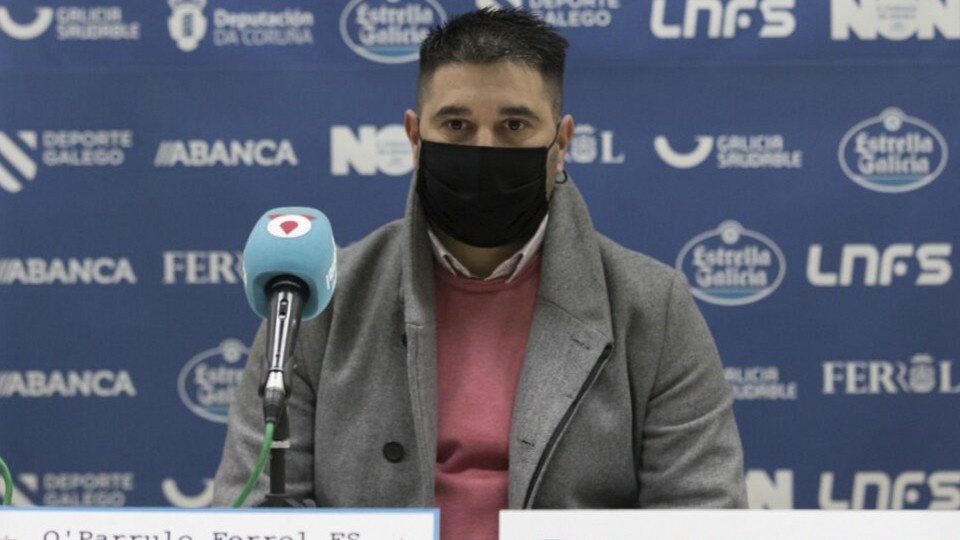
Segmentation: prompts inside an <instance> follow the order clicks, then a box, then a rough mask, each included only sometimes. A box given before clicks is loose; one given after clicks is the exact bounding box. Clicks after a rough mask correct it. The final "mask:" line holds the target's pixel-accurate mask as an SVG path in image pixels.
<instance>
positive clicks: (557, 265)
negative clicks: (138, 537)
mask: <svg viewBox="0 0 960 540" xmlns="http://www.w3.org/2000/svg"><path fill="white" fill-rule="evenodd" d="M410 193H411V194H410V196H409V199H408V202H407V213H406V217H405V218H404V219H401V220H398V221H395V222H392V223H389V224H387V225H385V226H383V227H381V228H380V229H378V230H377V231H375V232H373V233H372V234H370V235H369V236H367V237H366V238H364V239H363V240H361V241H359V242H357V243H356V244H353V245H351V246H349V247H347V248H345V249H343V250H341V252H340V256H339V263H338V264H339V278H338V279H339V281H338V283H337V289H336V292H335V294H334V297H333V300H332V302H331V305H330V307H328V308H327V310H326V311H325V312H324V313H323V314H322V315H321V316H319V317H317V318H316V319H313V320H312V321H309V322H306V323H304V324H303V325H302V327H301V330H300V335H299V339H298V344H297V348H296V353H295V356H296V361H297V367H296V369H295V373H294V376H293V385H292V386H293V390H292V396H291V397H290V399H289V401H288V403H289V405H288V408H289V417H290V426H291V436H290V443H291V448H290V450H289V451H288V453H287V487H288V491H289V492H290V493H292V494H293V495H295V496H297V497H300V498H308V499H313V500H315V501H316V502H317V504H318V506H324V507H327V506H329V507H394V506H398V507H403V506H406V507H430V506H433V504H434V467H435V463H436V440H437V414H436V408H437V389H436V388H437V384H436V324H435V320H434V289H433V286H434V278H433V272H434V266H433V265H434V263H433V259H432V252H431V248H430V245H429V240H428V237H427V234H426V227H427V224H426V220H425V218H424V217H423V212H422V210H421V208H420V206H419V202H418V199H417V197H416V194H415V191H414V190H413V189H411V192H410ZM265 345H266V344H265V331H264V328H263V327H261V329H260V331H259V333H258V335H257V338H256V340H255V342H254V345H253V349H252V352H251V354H250V359H249V363H248V365H247V369H246V372H245V373H244V376H243V378H242V381H241V383H240V385H239V387H238V388H237V390H236V394H235V396H234V402H233V405H232V406H231V408H230V420H229V428H228V431H227V439H226V444H225V446H224V450H223V459H222V461H221V463H220V467H219V469H218V471H217V474H216V479H215V484H214V504H215V505H222V506H226V505H229V504H231V503H232V501H233V499H234V498H235V497H236V495H237V493H239V491H240V489H241V487H242V486H243V484H244V482H245V481H246V479H247V477H248V475H249V474H250V471H251V470H252V468H253V465H254V462H255V460H256V454H257V452H258V449H259V446H260V441H261V440H262V436H263V416H262V412H261V403H260V399H259V397H258V395H257V387H258V384H259V381H260V374H261V372H262V369H263V366H264V352H265ZM732 403H733V399H732V396H731V392H730V390H729V388H728V387H727V385H726V383H725V381H724V378H723V372H722V368H721V364H720V359H719V356H718V354H717V350H716V347H715V346H714V342H713V338H712V337H711V335H710V332H709V330H708V329H707V326H706V324H705V323H704V320H703V318H702V317H701V315H700V312H699V311H698V309H697V307H696V305H695V304H694V302H693V300H692V298H691V296H690V294H689V289H688V284H687V282H686V280H685V278H684V277H683V276H682V275H681V274H680V273H678V272H677V271H675V270H674V269H672V268H670V267H668V266H665V265H663V264H661V263H659V262H656V261H654V260H653V259H651V258H649V257H647V256H645V255H642V254H639V253H636V252H632V251H630V250H627V249H626V248H623V247H621V246H619V245H618V244H616V243H614V242H613V241H611V240H609V239H607V238H605V237H604V236H602V235H600V234H599V233H597V232H596V231H595V230H594V229H593V226H592V223H591V221H590V217H589V214H588V213H587V208H586V205H585V203H584V201H583V199H582V198H581V196H580V194H579V192H578V191H577V189H576V187H575V186H574V185H573V182H566V183H562V184H557V185H556V187H555V190H554V195H553V197H552V199H551V208H550V221H549V223H548V226H547V232H546V237H545V240H544V244H543V251H542V262H541V285H540V291H539V294H538V296H537V301H536V308H535V312H534V317H533V324H532V327H531V330H530V337H529V341H528V343H527V352H526V356H525V359H524V364H523V368H522V373H521V376H520V382H519V386H518V389H517V395H516V401H515V406H514V410H513V418H512V424H511V431H510V443H509V444H510V446H509V452H510V455H509V467H510V470H509V506H510V508H637V507H641V508H674V507H727V508H731V507H743V506H745V504H746V495H745V488H744V481H743V456H742V450H741V445H740V438H739V434H738V431H737V426H736V423H735V421H734V417H733V411H732V408H731V407H732ZM267 487H268V483H267V479H266V474H264V475H263V477H262V478H261V479H260V481H259V483H258V485H257V487H256V488H255V490H254V492H253V493H252V494H251V496H250V497H249V498H248V499H247V504H248V505H250V504H257V503H259V502H260V501H261V500H262V499H263V495H264V494H265V493H266V491H267Z"/></svg>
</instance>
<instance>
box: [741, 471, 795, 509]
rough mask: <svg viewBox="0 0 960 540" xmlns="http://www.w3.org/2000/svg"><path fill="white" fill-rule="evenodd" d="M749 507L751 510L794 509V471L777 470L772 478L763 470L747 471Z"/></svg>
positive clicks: (745, 477)
mask: <svg viewBox="0 0 960 540" xmlns="http://www.w3.org/2000/svg"><path fill="white" fill-rule="evenodd" d="M744 481H745V482H746V484H747V507H749V508H750V509H751V510H762V509H768V510H787V509H791V508H793V471H791V470H789V469H777V470H775V471H774V472H773V476H770V475H769V474H768V473H767V471H765V470H762V469H751V470H748V471H746V474H745V475H744Z"/></svg>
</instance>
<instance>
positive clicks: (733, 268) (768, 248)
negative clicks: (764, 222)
mask: <svg viewBox="0 0 960 540" xmlns="http://www.w3.org/2000/svg"><path fill="white" fill-rule="evenodd" d="M676 267H677V269H678V270H680V271H681V272H683V273H684V274H685V275H686V276H687V279H689V280H690V290H691V293H692V294H693V296H695V297H697V298H699V299H700V300H703V301H704V302H709V303H711V304H716V305H719V306H742V305H745V304H752V303H753V302H758V301H760V300H762V299H764V298H766V297H767V296H769V295H770V294H772V293H773V292H774V291H775V290H777V287H779V286H780V283H781V282H782V281H783V276H784V274H785V273H786V271H787V263H786V260H785V259H784V257H783V252H782V251H781V250H780V247H779V246H777V244H776V243H774V242H773V240H771V239H769V238H767V237H766V236H764V235H762V234H760V233H758V232H756V231H751V230H749V229H746V228H744V227H743V226H742V225H740V224H739V223H737V222H736V221H725V222H723V223H721V224H720V226H719V227H717V228H716V229H714V230H712V231H706V232H704V233H702V234H699V235H697V236H695V237H694V238H693V239H692V240H690V241H689V242H687V244H686V245H685V246H683V249H681V250H680V254H679V255H678V256H677V265H676Z"/></svg>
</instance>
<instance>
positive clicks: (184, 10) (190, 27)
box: [167, 0, 207, 52]
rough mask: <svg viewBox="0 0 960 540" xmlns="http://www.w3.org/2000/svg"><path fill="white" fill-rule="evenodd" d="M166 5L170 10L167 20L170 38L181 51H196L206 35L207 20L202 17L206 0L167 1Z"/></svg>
mask: <svg viewBox="0 0 960 540" xmlns="http://www.w3.org/2000/svg"><path fill="white" fill-rule="evenodd" d="M167 4H169V6H170V10H171V13H170V17H169V18H168V19H167V30H168V31H169V32H170V37H171V38H172V39H173V41H175V42H176V43H177V47H178V48H179V49H180V50H181V51H184V52H190V51H194V50H196V49H197V47H199V46H200V41H201V40H202V39H203V36H205V35H206V34H207V18H206V17H204V16H203V7H204V6H205V5H207V0H167Z"/></svg>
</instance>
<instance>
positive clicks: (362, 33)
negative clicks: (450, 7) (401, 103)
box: [340, 0, 447, 64]
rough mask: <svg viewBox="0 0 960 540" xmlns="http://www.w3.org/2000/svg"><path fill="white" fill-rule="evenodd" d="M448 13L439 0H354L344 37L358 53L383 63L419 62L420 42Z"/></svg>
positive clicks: (342, 23)
mask: <svg viewBox="0 0 960 540" xmlns="http://www.w3.org/2000/svg"><path fill="white" fill-rule="evenodd" d="M446 20H447V14H446V12H445V11H444V10H443V7H442V6H441V5H440V3H439V2H437V1H436V0H351V2H350V3H349V4H347V6H346V7H345V8H344V9H343V13H341V15H340V36H341V37H342V38H343V42H344V43H346V44H347V46H348V47H350V49H351V50H352V51H353V52H355V53H357V54H358V55H360V56H362V57H363V58H366V59H367V60H372V61H374V62H380V63H382V64H403V63H406V62H415V61H416V60H417V58H418V57H419V52H420V42H421V41H423V40H424V38H426V37H427V34H428V33H429V32H430V29H431V28H433V27H435V26H438V25H440V24H443V23H444V22H446Z"/></svg>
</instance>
